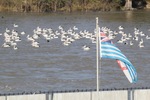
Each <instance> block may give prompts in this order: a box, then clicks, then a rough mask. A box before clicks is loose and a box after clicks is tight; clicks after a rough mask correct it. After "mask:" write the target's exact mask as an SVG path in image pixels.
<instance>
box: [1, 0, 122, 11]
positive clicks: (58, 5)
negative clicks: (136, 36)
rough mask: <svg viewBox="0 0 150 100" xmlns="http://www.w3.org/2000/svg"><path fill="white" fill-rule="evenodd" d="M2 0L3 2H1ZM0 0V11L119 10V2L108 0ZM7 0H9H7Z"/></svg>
mask: <svg viewBox="0 0 150 100" xmlns="http://www.w3.org/2000/svg"><path fill="white" fill-rule="evenodd" d="M2 1H3V2H2ZM2 1H1V2H0V12H87V11H114V10H121V8H122V6H121V5H120V2H112V1H111V2H110V1H99V0H95V1H86V0H85V1H74V0H71V1H70V2H69V1H62V0H60V1H57V0H56V1H47V2H46V1H40V0H39V1H38V2H37V1H34V0H30V1H29V0H28V2H24V1H19V2H17V1H16V0H13V1H11V2H7V1H4V0H2ZM8 1H9V0H8Z"/></svg>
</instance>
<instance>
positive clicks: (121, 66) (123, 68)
mask: <svg viewBox="0 0 150 100" xmlns="http://www.w3.org/2000/svg"><path fill="white" fill-rule="evenodd" d="M117 63H118V65H119V66H120V68H121V69H122V70H128V69H127V67H125V66H124V65H123V64H122V63H121V61H120V60H117Z"/></svg>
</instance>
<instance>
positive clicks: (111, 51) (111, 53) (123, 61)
mask: <svg viewBox="0 0 150 100" xmlns="http://www.w3.org/2000/svg"><path fill="white" fill-rule="evenodd" d="M100 35H101V36H100V38H101V40H100V57H101V58H108V59H115V60H116V61H117V63H118V65H119V66H120V68H121V69H122V71H123V72H124V74H125V76H126V77H127V79H128V80H129V82H130V83H136V82H137V73H136V69H135V68H134V66H133V65H132V63H131V62H130V61H129V60H128V58H127V57H126V56H125V55H124V54H123V53H122V52H121V50H119V49H118V48H117V47H116V46H115V45H114V44H113V43H112V41H111V40H110V39H109V38H108V37H107V36H106V34H105V33H103V32H100Z"/></svg>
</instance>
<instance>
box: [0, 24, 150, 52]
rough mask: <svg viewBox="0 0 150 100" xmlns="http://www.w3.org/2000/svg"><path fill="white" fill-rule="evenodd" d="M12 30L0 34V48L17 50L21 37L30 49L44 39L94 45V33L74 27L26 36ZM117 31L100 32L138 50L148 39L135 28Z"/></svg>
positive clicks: (37, 32) (68, 43) (35, 31)
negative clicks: (82, 40)
mask: <svg viewBox="0 0 150 100" xmlns="http://www.w3.org/2000/svg"><path fill="white" fill-rule="evenodd" d="M13 27H14V29H12V30H10V29H8V28H6V30H5V32H4V33H0V36H3V37H4V43H3V44H2V47H5V48H8V47H13V49H14V50H17V49H18V47H17V44H18V42H21V41H22V37H23V36H24V37H25V38H26V39H27V41H28V42H30V43H31V46H32V47H36V48H38V47H40V43H39V42H38V39H40V38H42V39H45V40H46V41H47V42H50V41H51V40H53V39H60V40H61V42H62V44H63V45H64V46H69V45H70V44H71V43H73V42H74V41H76V40H79V39H82V38H86V39H90V40H91V42H92V43H96V31H94V32H93V33H92V32H89V31H87V30H83V31H79V30H78V28H77V27H76V26H74V27H72V28H70V29H69V30H67V31H65V30H64V28H63V27H62V26H59V27H58V30H56V31H54V30H53V29H52V28H40V27H39V26H38V27H37V28H36V29H34V30H33V34H27V33H25V32H18V31H17V30H16V28H18V27H19V26H18V25H16V24H14V25H13ZM118 29H119V31H112V30H110V29H109V28H107V27H102V28H101V30H102V31H103V32H104V33H106V34H107V35H108V37H109V38H110V39H117V38H116V37H118V35H120V39H119V40H118V41H117V43H123V44H125V45H131V46H132V45H134V44H133V41H137V42H139V44H138V46H139V47H140V48H142V47H144V43H143V38H144V37H145V39H150V37H149V36H148V35H145V34H144V33H143V32H142V31H140V30H139V29H137V28H135V29H134V33H133V34H130V33H125V32H123V29H124V28H123V27H122V26H119V27H118ZM82 49H83V50H84V51H88V50H90V47H89V46H87V45H83V46H82Z"/></svg>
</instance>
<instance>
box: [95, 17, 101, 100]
mask: <svg viewBox="0 0 150 100" xmlns="http://www.w3.org/2000/svg"><path fill="white" fill-rule="evenodd" d="M99 34H100V32H99V25H98V17H96V66H97V68H96V74H97V75H96V77H97V79H96V81H97V82H96V83H97V98H98V99H99V85H100V83H99V49H100V48H99V42H100V41H99Z"/></svg>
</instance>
